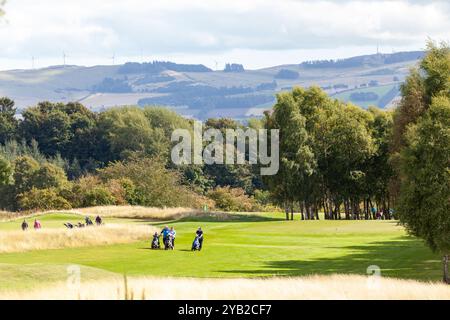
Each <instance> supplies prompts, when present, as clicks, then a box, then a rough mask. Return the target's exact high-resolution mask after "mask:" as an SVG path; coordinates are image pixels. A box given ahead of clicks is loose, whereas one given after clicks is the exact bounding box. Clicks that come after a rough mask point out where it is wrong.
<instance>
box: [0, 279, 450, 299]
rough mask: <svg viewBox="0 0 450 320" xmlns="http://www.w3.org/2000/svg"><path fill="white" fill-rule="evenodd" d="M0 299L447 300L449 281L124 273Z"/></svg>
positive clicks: (449, 293) (10, 295)
mask: <svg viewBox="0 0 450 320" xmlns="http://www.w3.org/2000/svg"><path fill="white" fill-rule="evenodd" d="M125 288H127V290H125ZM0 299H31V300H33V299H52V300H54V299H57V300H58V299H69V300H73V299H75V300H76V299H82V300H97V299H104V300H122V299H138V300H141V299H150V300H179V299H182V300H184V299H194V300H211V299H226V300H271V299H272V300H292V299H295V300H309V299H324V300H328V299H337V300H348V299H351V300H354V299H363V300H379V299H402V300H411V299H413V300H418V299H420V300H422V299H445V300H449V299H450V286H448V285H444V284H438V283H424V282H417V281H407V280H397V279H387V278H380V279H378V280H377V282H374V281H373V279H371V278H368V277H364V276H348V275H333V276H312V277H306V278H273V279H173V278H167V279H164V278H129V279H127V281H124V280H121V279H115V280H108V281H94V282H89V283H82V284H81V285H80V286H73V284H71V286H68V285H67V284H59V285H56V286H53V287H49V288H45V289H40V290H36V291H27V292H17V291H16V292H12V291H9V292H2V293H0Z"/></svg>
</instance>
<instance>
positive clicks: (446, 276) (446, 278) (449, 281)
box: [443, 254, 450, 284]
mask: <svg viewBox="0 0 450 320" xmlns="http://www.w3.org/2000/svg"><path fill="white" fill-rule="evenodd" d="M443 260H444V282H445V283H446V284H450V275H449V274H448V260H449V255H448V254H446V255H445V256H444V259H443Z"/></svg>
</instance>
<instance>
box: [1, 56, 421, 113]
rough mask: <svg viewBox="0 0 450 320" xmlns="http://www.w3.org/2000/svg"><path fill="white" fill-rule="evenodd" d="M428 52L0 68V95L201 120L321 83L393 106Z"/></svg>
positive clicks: (356, 99)
mask: <svg viewBox="0 0 450 320" xmlns="http://www.w3.org/2000/svg"><path fill="white" fill-rule="evenodd" d="M424 54H425V53H424V52H422V51H414V52H399V53H393V54H374V55H365V56H358V57H352V58H348V59H340V60H321V61H306V62H303V63H300V64H296V65H280V66H274V67H270V68H264V69H259V70H245V68H244V66H242V65H239V64H229V65H228V66H227V67H226V68H225V69H224V70H223V71H213V70H211V69H209V68H207V67H206V66H204V65H201V64H177V63H173V62H166V61H153V62H147V63H136V62H129V63H126V64H124V65H119V66H94V67H80V66H53V67H49V68H43V69H37V70H10V71H2V72H0V96H8V97H10V98H12V99H14V100H15V101H16V103H17V106H18V107H19V108H25V107H27V106H30V105H34V104H36V103H37V102H39V101H43V100H49V101H62V102H68V101H80V102H81V103H83V104H85V105H86V106H88V107H90V108H92V109H93V110H102V109H105V108H110V107H113V106H121V105H141V106H144V105H163V106H168V107H170V108H173V109H175V110H176V111H177V112H179V113H181V114H183V115H185V116H189V117H194V118H199V119H205V118H209V117H231V118H236V119H244V118H248V117H254V116H260V115H261V114H262V112H263V111H264V110H267V109H269V108H270V107H271V106H272V105H273V103H274V101H275V95H276V94H277V93H278V92H281V91H285V90H290V89H292V88H293V87H294V86H303V87H308V86H312V85H316V86H319V87H321V88H322V89H323V90H325V91H326V92H327V93H328V94H329V95H331V96H334V97H336V98H338V99H341V100H343V101H349V102H353V103H355V104H358V105H361V106H363V107H367V106H369V105H376V106H379V107H382V108H385V107H389V106H390V105H391V104H392V102H393V101H395V100H396V99H397V96H398V93H399V86H400V84H401V83H402V81H403V80H404V78H405V77H406V75H407V74H408V72H409V68H410V67H411V66H413V65H414V64H416V63H417V62H418V60H419V59H421V58H422V57H423V56H424Z"/></svg>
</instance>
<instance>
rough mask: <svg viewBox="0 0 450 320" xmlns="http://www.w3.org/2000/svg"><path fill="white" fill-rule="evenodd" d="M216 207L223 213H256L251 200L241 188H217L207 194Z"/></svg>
mask: <svg viewBox="0 0 450 320" xmlns="http://www.w3.org/2000/svg"><path fill="white" fill-rule="evenodd" d="M208 196H209V198H211V199H212V200H214V202H215V204H216V207H217V208H219V209H221V210H225V211H244V212H248V211H258V209H259V208H258V206H257V204H256V202H255V200H254V199H253V198H250V197H249V196H248V195H246V194H245V191H244V190H243V189H241V188H230V187H228V186H227V187H217V188H216V189H214V190H212V191H210V192H209V193H208Z"/></svg>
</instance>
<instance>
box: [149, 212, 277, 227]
mask: <svg viewBox="0 0 450 320" xmlns="http://www.w3.org/2000/svg"><path fill="white" fill-rule="evenodd" d="M273 221H285V219H284V218H282V217H280V218H275V217H268V216H264V215H258V214H233V213H222V212H218V213H206V214H202V215H197V216H187V217H183V218H180V219H176V220H166V221H162V220H145V219H141V221H140V222H151V223H152V225H153V226H164V225H166V224H171V223H180V222H200V223H214V222H220V223H223V222H240V223H242V222H273Z"/></svg>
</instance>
